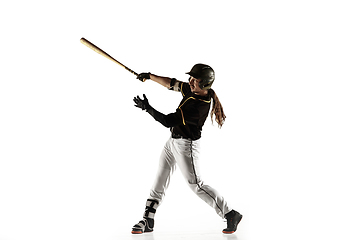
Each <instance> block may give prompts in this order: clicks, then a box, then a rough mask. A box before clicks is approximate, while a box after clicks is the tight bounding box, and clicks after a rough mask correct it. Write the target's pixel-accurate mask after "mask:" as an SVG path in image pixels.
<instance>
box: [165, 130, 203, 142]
mask: <svg viewBox="0 0 360 240" xmlns="http://www.w3.org/2000/svg"><path fill="white" fill-rule="evenodd" d="M171 137H172V138H175V139H187V140H191V141H195V140H197V139H191V138H186V137H183V136H181V135H180V134H176V133H174V132H172V133H171Z"/></svg>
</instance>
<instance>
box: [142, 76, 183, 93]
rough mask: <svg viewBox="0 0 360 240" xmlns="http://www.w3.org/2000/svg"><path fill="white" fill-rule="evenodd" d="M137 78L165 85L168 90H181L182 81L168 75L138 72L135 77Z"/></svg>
mask: <svg viewBox="0 0 360 240" xmlns="http://www.w3.org/2000/svg"><path fill="white" fill-rule="evenodd" d="M137 79H139V80H141V81H144V79H145V80H148V79H150V80H152V81H154V82H156V83H158V84H160V85H162V86H164V87H166V88H167V89H169V90H174V91H177V92H180V91H181V84H182V82H181V81H179V80H177V79H175V78H169V77H161V76H158V75H155V74H152V73H140V74H139V75H138V77H137Z"/></svg>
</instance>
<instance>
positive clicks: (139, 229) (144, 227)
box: [131, 218, 154, 234]
mask: <svg viewBox="0 0 360 240" xmlns="http://www.w3.org/2000/svg"><path fill="white" fill-rule="evenodd" d="M153 230H154V219H152V218H144V219H143V220H141V221H140V222H139V223H138V224H135V225H134V226H133V228H132V231H131V233H132V234H141V233H144V232H152V231H153Z"/></svg>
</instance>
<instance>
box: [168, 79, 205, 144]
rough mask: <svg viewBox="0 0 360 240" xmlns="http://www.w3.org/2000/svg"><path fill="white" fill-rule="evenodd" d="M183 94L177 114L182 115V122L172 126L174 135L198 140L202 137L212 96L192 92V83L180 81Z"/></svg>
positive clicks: (179, 87)
mask: <svg viewBox="0 0 360 240" xmlns="http://www.w3.org/2000/svg"><path fill="white" fill-rule="evenodd" d="M174 90H179V92H181V94H182V95H183V99H182V100H181V102H180V104H179V107H178V108H177V109H176V113H177V115H179V116H180V117H181V124H179V125H176V126H174V127H172V128H171V131H172V133H173V136H181V137H184V138H190V139H192V140H197V139H199V138H200V137H201V130H202V127H203V125H204V123H205V120H206V118H207V116H208V114H209V110H210V103H211V98H210V96H209V94H208V95H206V96H199V95H196V94H194V93H193V92H191V89H190V85H189V84H188V83H185V82H179V86H178V89H174Z"/></svg>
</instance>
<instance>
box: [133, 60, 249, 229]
mask: <svg viewBox="0 0 360 240" xmlns="http://www.w3.org/2000/svg"><path fill="white" fill-rule="evenodd" d="M186 74H189V75H190V78H189V82H188V83H186V82H181V81H178V80H177V79H175V78H168V77H160V76H157V75H154V74H151V73H141V74H139V76H138V77H137V78H138V79H139V80H141V81H145V80H147V79H150V80H153V81H155V82H157V83H159V84H161V85H162V86H164V87H166V88H168V89H170V90H173V91H177V92H180V93H181V94H182V96H183V99H182V100H181V102H180V104H179V107H178V108H177V109H176V111H175V112H174V113H170V114H167V115H165V114H162V113H160V112H158V111H157V110H155V109H154V108H153V107H152V106H151V105H150V104H149V101H148V99H147V98H146V96H145V94H144V95H143V99H141V98H140V97H139V96H137V97H135V98H134V102H135V106H136V107H139V108H141V109H142V110H145V111H146V112H148V113H149V114H150V115H151V116H152V117H153V118H154V119H155V120H156V121H158V122H160V123H161V124H162V125H164V126H165V127H167V128H170V130H171V137H170V138H169V140H168V141H167V142H166V144H165V146H164V149H163V151H162V153H161V156H160V162H159V168H158V172H157V175H156V178H155V182H154V184H153V186H152V188H151V190H150V196H149V198H148V199H147V201H146V207H145V212H144V215H143V219H142V220H141V221H140V222H139V223H137V224H135V225H134V226H133V228H132V233H133V234H141V233H144V232H152V231H153V229H154V216H155V213H156V209H157V208H158V206H159V205H160V204H161V202H162V200H163V198H164V196H165V191H166V189H167V188H168V185H169V182H170V177H171V175H172V173H173V171H174V170H175V165H176V164H177V165H178V167H179V168H180V170H181V173H182V174H183V176H184V177H185V178H186V180H187V182H188V185H189V187H190V188H191V190H192V191H193V192H194V193H195V194H196V195H198V196H199V197H200V198H201V199H202V200H204V201H205V202H206V203H207V204H209V205H210V206H211V207H212V208H213V209H214V210H215V211H216V213H217V214H218V215H219V216H220V217H221V218H226V220H227V228H225V229H224V230H223V233H226V234H231V233H234V232H235V231H236V229H237V226H238V224H239V222H240V221H241V218H242V215H241V214H240V213H238V212H237V211H235V210H233V209H232V208H230V207H229V205H228V204H227V202H226V201H225V199H224V198H223V197H222V196H221V195H220V194H219V193H218V192H217V191H216V190H215V189H213V188H212V187H210V186H208V185H206V184H204V182H203V180H202V178H201V176H200V175H199V166H198V162H199V144H200V142H199V140H200V137H201V130H202V126H203V125H204V123H205V120H206V118H207V116H208V114H209V111H210V104H211V99H212V100H213V107H212V109H211V120H213V115H215V121H216V122H217V123H218V125H219V127H221V126H222V125H223V124H224V121H225V117H226V116H225V114H224V111H223V108H222V106H221V103H220V101H219V99H218V97H217V95H216V93H215V92H214V90H213V89H212V88H211V85H212V84H213V82H214V80H215V73H214V70H213V69H212V68H211V67H210V66H208V65H205V64H196V65H194V66H193V67H192V69H191V71H190V72H188V73H186Z"/></svg>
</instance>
